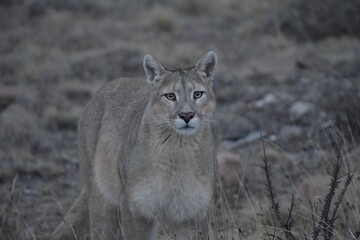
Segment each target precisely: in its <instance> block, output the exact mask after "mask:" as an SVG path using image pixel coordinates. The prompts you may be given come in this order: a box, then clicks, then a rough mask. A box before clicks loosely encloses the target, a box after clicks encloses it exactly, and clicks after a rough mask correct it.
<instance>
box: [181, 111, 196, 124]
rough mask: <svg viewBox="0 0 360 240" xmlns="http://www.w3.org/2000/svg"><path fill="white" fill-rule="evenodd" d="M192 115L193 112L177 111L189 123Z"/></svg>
mask: <svg viewBox="0 0 360 240" xmlns="http://www.w3.org/2000/svg"><path fill="white" fill-rule="evenodd" d="M194 115H195V113H194V112H186V113H184V112H182V113H179V117H180V118H182V119H183V120H184V121H185V122H186V123H189V122H190V120H191V119H192V118H193V117H194Z"/></svg>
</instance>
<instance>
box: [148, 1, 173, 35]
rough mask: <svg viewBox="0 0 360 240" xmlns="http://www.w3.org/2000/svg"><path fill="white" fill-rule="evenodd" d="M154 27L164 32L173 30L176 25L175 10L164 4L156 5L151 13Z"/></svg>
mask: <svg viewBox="0 0 360 240" xmlns="http://www.w3.org/2000/svg"><path fill="white" fill-rule="evenodd" d="M149 14H150V15H149V17H150V21H151V24H152V27H154V28H155V29H156V30H159V31H163V32H171V31H172V30H173V29H174V27H175V25H176V21H177V19H176V16H175V12H174V11H173V10H172V9H171V8H170V7H166V6H162V5H155V6H154V7H153V8H152V10H151V11H150V13H149Z"/></svg>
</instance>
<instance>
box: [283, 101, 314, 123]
mask: <svg viewBox="0 0 360 240" xmlns="http://www.w3.org/2000/svg"><path fill="white" fill-rule="evenodd" d="M313 110H314V105H313V104H311V103H308V102H301V101H299V102H295V103H294V104H293V105H291V107H290V109H289V114H290V115H291V117H293V118H294V119H295V120H298V119H300V118H302V117H304V116H305V115H307V114H309V113H310V112H312V111H313Z"/></svg>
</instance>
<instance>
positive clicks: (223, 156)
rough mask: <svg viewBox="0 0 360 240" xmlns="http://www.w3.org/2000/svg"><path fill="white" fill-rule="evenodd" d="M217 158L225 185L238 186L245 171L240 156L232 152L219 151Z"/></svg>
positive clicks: (226, 186)
mask: <svg viewBox="0 0 360 240" xmlns="http://www.w3.org/2000/svg"><path fill="white" fill-rule="evenodd" d="M217 159H218V164H219V169H220V177H221V182H222V185H223V187H225V188H228V187H232V186H238V185H239V184H240V179H241V177H242V175H243V173H244V165H243V163H242V162H241V159H240V156H239V155H235V154H233V153H230V152H219V153H218V155H217Z"/></svg>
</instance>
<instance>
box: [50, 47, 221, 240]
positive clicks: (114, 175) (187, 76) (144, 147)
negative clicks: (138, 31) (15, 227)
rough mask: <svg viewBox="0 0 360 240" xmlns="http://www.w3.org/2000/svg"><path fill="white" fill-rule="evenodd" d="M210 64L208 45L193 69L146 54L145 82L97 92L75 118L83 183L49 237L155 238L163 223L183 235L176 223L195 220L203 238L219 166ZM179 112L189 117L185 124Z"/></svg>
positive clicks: (122, 83) (126, 80) (115, 84)
mask: <svg viewBox="0 0 360 240" xmlns="http://www.w3.org/2000/svg"><path fill="white" fill-rule="evenodd" d="M215 65H216V55H215V53H213V52H208V53H207V54H206V55H204V57H203V58H201V59H200V60H199V62H198V63H197V64H196V66H195V67H193V68H191V69H181V70H174V71H168V70H166V69H165V68H164V67H162V66H161V64H160V63H158V62H157V61H156V60H155V59H154V58H153V57H151V56H150V55H146V56H145V58H144V69H145V72H146V74H147V77H148V82H149V84H146V83H145V81H144V80H143V79H130V78H124V79H119V80H115V81H112V82H109V83H108V84H106V85H105V86H104V87H103V88H102V89H100V90H99V91H98V93H97V94H96V96H95V97H94V99H92V100H91V101H90V103H89V104H88V105H87V106H86V109H85V111H84V113H83V114H82V117H81V119H80V121H79V125H78V135H79V157H80V171H81V178H82V180H83V184H84V187H83V190H82V193H81V194H80V196H79V198H78V200H76V201H75V203H74V205H73V207H72V208H71V209H70V210H69V212H68V213H67V214H66V216H65V221H64V222H63V223H61V224H60V225H59V226H58V228H57V229H56V230H55V231H54V233H53V239H76V237H74V236H75V235H76V236H77V239H81V237H83V236H84V234H85V235H86V232H87V233H88V234H90V236H91V239H125V240H140V239H141V240H143V239H149V240H150V239H151V240H154V239H157V235H158V230H159V228H160V227H161V228H165V229H166V230H167V231H168V234H169V235H170V236H172V235H173V234H177V237H176V239H187V238H188V237H189V236H185V235H179V234H180V233H181V231H182V229H181V228H182V227H184V226H188V224H189V223H193V222H196V221H197V222H198V224H199V226H200V228H198V229H197V230H198V231H201V232H202V235H201V236H203V237H206V234H207V231H208V228H207V222H206V219H207V217H208V212H209V211H208V210H209V207H210V203H211V199H212V195H213V184H214V178H215V176H214V175H215V172H216V138H217V129H216V127H215V126H213V124H212V123H213V121H212V114H213V112H214V108H215V97H214V93H213V90H212V84H213V80H214V67H215ZM199 91H200V92H203V94H202V95H201V97H200V98H198V99H197V98H195V95H194V92H197V93H198V95H199ZM168 93H174V94H175V96H176V100H175V101H173V100H169V99H170V97H169V98H168V95H166V94H168ZM181 113H193V115H194V116H193V118H191V119H190V120H189V119H188V123H187V124H186V121H185V118H184V117H181Z"/></svg>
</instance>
